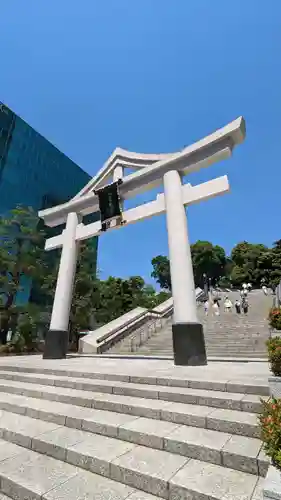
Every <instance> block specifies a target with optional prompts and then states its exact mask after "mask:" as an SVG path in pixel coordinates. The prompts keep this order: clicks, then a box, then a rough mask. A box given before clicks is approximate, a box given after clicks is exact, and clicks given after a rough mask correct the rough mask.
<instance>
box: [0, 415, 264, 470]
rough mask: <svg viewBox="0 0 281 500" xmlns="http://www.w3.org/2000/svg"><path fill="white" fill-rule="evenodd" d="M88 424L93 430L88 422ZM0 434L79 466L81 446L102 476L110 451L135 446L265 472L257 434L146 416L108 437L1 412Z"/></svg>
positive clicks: (118, 450) (80, 463) (107, 465)
mask: <svg viewBox="0 0 281 500" xmlns="http://www.w3.org/2000/svg"><path fill="white" fill-rule="evenodd" d="M86 427H87V425H86ZM91 428H92V429H93V426H92V425H91ZM0 436H1V438H2V439H5V440H7V441H9V442H12V443H15V444H18V445H20V446H23V447H25V448H32V449H33V450H35V451H37V452H40V453H46V454H47V455H49V456H52V457H53V458H57V459H59V460H64V461H67V462H68V463H72V464H73V465H80V466H81V467H83V463H84V462H85V461H87V460H89V459H90V457H89V456H85V454H83V449H84V450H85V449H87V450H88V452H89V451H90V450H91V451H92V454H91V461H92V462H94V463H95V464H96V463H97V462H99V460H101V456H102V461H103V469H104V468H106V470H107V472H106V473H102V472H100V470H99V468H100V464H98V467H95V468H93V467H92V468H91V469H90V470H91V471H92V472H95V473H97V474H103V475H106V476H108V477H109V468H110V460H112V456H111V457H110V450H111V455H112V454H113V453H114V454H115V455H114V456H115V457H117V456H119V455H122V454H123V453H126V452H127V451H131V450H134V449H135V448H136V447H138V445H140V446H144V447H147V448H148V449H149V448H152V449H155V450H164V451H166V452H169V453H167V455H166V458H167V460H170V454H174V456H175V460H176V459H177V456H178V455H180V456H183V457H187V458H194V459H196V460H201V461H204V462H210V463H213V464H216V465H221V466H223V467H228V468H231V469H234V470H239V471H242V472H247V473H249V474H255V475H259V476H265V474H266V472H267V468H268V461H267V460H265V458H264V455H263V452H262V451H261V446H262V443H261V441H260V440H259V439H255V438H247V437H241V436H232V435H231V434H228V433H223V432H217V431H212V430H208V429H199V428H196V427H186V426H182V425H177V424H172V423H170V422H161V421H156V420H151V419H146V418H132V417H131V419H130V420H129V421H128V422H127V423H126V424H121V425H119V427H118V429H117V433H116V436H115V437H114V438H113V437H109V436H107V435H106V434H104V433H102V434H99V433H98V434H95V433H94V432H92V433H91V432H87V431H85V430H84V428H83V424H82V430H81V429H80V428H79V429H74V428H67V427H64V426H61V425H58V424H55V423H49V422H44V421H42V420H38V419H35V418H30V417H28V416H22V415H16V414H13V413H9V412H5V411H3V412H1V418H0ZM77 443H79V450H80V453H79V450H77V452H78V455H79V456H77V457H76V462H74V461H72V460H71V459H70V458H69V457H68V452H69V449H72V447H73V445H75V444H77ZM163 458H164V456H163Z"/></svg>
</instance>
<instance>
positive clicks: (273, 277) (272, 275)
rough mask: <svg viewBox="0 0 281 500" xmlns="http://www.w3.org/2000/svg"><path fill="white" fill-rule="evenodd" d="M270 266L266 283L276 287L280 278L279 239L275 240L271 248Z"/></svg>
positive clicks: (280, 243)
mask: <svg viewBox="0 0 281 500" xmlns="http://www.w3.org/2000/svg"><path fill="white" fill-rule="evenodd" d="M271 257H272V261H271V267H270V271H269V278H268V283H269V284H270V285H272V286H273V287H276V286H277V285H278V284H279V283H280V280H281V240H278V241H275V243H274V244H273V248H272V250H271Z"/></svg>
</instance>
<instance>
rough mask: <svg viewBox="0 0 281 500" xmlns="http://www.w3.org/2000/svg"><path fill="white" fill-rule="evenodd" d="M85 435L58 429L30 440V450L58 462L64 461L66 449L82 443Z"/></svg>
mask: <svg viewBox="0 0 281 500" xmlns="http://www.w3.org/2000/svg"><path fill="white" fill-rule="evenodd" d="M86 437H87V434H86V433H85V432H83V431H80V430H78V429H68V428H67V427H58V428H57V429H55V430H54V431H51V432H45V433H44V434H41V435H40V436H37V437H34V438H33V439H32V444H31V446H32V449H33V450H34V451H37V452H39V453H43V454H46V455H49V456H51V457H53V458H56V459H58V460H65V458H66V448H67V447H69V446H71V445H74V444H76V443H78V442H79V441H83V439H85V438H86Z"/></svg>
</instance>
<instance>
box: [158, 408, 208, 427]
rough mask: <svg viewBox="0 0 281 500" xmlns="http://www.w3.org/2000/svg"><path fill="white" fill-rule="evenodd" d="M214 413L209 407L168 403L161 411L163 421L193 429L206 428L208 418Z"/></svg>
mask: <svg viewBox="0 0 281 500" xmlns="http://www.w3.org/2000/svg"><path fill="white" fill-rule="evenodd" d="M213 411H214V409H213V408H209V407H208V406H199V405H198V406H197V405H191V404H184V403H166V405H165V406H164V408H163V409H162V411H161V418H162V420H166V421H168V422H174V423H176V424H184V425H190V426H192V427H206V417H207V416H208V415H210V414H211V413H212V412H213Z"/></svg>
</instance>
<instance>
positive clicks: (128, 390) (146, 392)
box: [113, 383, 158, 399]
mask: <svg viewBox="0 0 281 500" xmlns="http://www.w3.org/2000/svg"><path fill="white" fill-rule="evenodd" d="M113 394H118V395H123V396H132V397H137V398H147V399H158V387H157V386H154V385H151V386H145V385H142V384H133V383H130V384H120V385H114V387H113Z"/></svg>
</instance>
